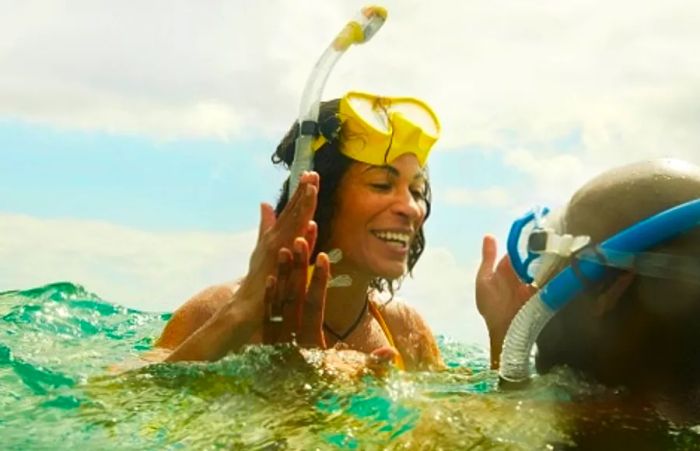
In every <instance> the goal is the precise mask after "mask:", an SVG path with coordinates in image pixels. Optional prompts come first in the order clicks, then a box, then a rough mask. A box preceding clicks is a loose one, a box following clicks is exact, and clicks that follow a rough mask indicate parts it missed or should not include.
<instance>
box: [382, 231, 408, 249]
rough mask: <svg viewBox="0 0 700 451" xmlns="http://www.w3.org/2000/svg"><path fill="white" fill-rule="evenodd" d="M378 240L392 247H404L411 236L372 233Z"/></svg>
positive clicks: (398, 233)
mask: <svg viewBox="0 0 700 451" xmlns="http://www.w3.org/2000/svg"><path fill="white" fill-rule="evenodd" d="M374 235H375V236H376V237H377V238H379V239H380V240H382V241H384V242H386V243H388V244H391V245H393V246H399V247H406V246H408V243H409V242H410V240H411V236H410V235H409V234H407V233H401V232H374Z"/></svg>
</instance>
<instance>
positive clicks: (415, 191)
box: [411, 188, 425, 200]
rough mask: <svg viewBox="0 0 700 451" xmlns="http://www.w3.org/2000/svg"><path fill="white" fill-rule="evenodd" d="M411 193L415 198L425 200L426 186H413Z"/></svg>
mask: <svg viewBox="0 0 700 451" xmlns="http://www.w3.org/2000/svg"><path fill="white" fill-rule="evenodd" d="M411 195H412V196H413V198H414V199H419V200H424V199H425V188H412V189H411Z"/></svg>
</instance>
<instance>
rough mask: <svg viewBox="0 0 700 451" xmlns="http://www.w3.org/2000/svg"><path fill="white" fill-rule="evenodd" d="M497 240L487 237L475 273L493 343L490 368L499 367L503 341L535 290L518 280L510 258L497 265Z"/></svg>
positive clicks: (478, 304)
mask: <svg viewBox="0 0 700 451" xmlns="http://www.w3.org/2000/svg"><path fill="white" fill-rule="evenodd" d="M496 256H497V246H496V239H495V238H494V237H492V236H490V235H487V236H485V237H484V240H483V244H482V249H481V265H480V266H479V270H478V272H477V274H476V307H477V309H478V310H479V313H480V314H481V316H483V317H484V321H485V322H486V327H487V328H488V330H489V337H490V339H491V340H490V341H491V367H492V368H497V367H498V363H499V358H500V354H501V347H502V346H503V339H504V338H505V335H506V332H507V331H508V326H510V322H511V320H512V319H513V317H514V316H515V314H516V313H518V310H520V307H522V305H523V304H524V303H525V301H527V300H528V299H529V298H530V297H531V296H532V295H533V294H534V293H535V291H536V289H535V288H534V287H533V286H531V285H527V284H524V283H522V282H521V281H520V279H518V276H517V275H516V274H515V270H513V266H512V265H511V263H510V259H509V258H508V256H507V255H506V256H504V257H503V258H501V260H500V261H499V262H498V265H496Z"/></svg>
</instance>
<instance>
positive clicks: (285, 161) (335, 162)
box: [272, 99, 431, 297]
mask: <svg viewBox="0 0 700 451" xmlns="http://www.w3.org/2000/svg"><path fill="white" fill-rule="evenodd" d="M339 105H340V99H334V100H330V101H327V102H322V103H321V105H320V110H319V118H318V122H319V124H320V128H321V129H323V128H324V124H331V123H332V122H336V121H337V119H336V117H337V113H338V108H339ZM298 133H299V125H298V124H297V123H296V122H295V123H294V125H292V127H291V128H290V129H289V131H288V132H287V134H286V135H285V136H284V138H283V139H282V141H281V142H280V143H279V145H278V146H277V149H276V150H275V152H274V153H273V154H272V162H273V163H274V164H276V165H282V166H284V167H285V168H286V169H289V168H290V167H291V165H292V161H293V160H294V142H295V140H296V137H297V136H298ZM353 163H354V160H352V159H351V158H349V157H347V156H345V155H344V154H342V153H341V152H340V138H335V139H329V140H327V142H326V143H325V144H323V146H322V147H321V148H320V149H319V150H318V151H317V152H315V155H314V171H316V172H318V174H319V176H320V187H319V192H318V205H317V208H316V214H315V215H314V221H316V224H317V225H318V239H317V241H316V247H315V248H314V249H313V252H312V259H315V258H316V255H318V253H319V252H321V251H323V250H328V249H325V246H326V244H327V243H328V240H329V239H330V237H331V233H332V230H331V227H332V226H331V224H332V219H333V215H334V214H335V205H336V202H335V201H336V195H337V191H338V187H339V186H340V182H341V181H342V179H343V177H344V175H345V173H346V172H347V170H348V168H349V167H350V166H351V165H352V164H353ZM288 194H289V177H287V180H285V182H284V184H283V185H282V189H281V191H280V196H279V199H278V200H277V206H276V207H275V213H276V214H277V215H279V214H280V213H281V212H282V210H283V209H284V207H285V206H286V205H287V200H288V198H289V195H288ZM422 196H423V198H424V199H425V205H426V214H425V219H424V220H423V224H425V220H427V219H428V216H429V215H430V205H431V191H430V184H429V183H428V180H427V179H426V183H425V188H424V192H423V193H422ZM423 224H421V226H420V228H419V229H418V231H417V233H416V236H415V238H414V239H413V242H412V243H411V245H410V247H409V250H408V273H409V274H412V271H413V267H414V266H415V265H416V263H417V262H418V259H419V258H420V256H421V254H422V253H423V251H424V250H425V233H424V232H423ZM402 280H403V277H401V278H399V279H393V280H390V279H386V278H382V277H377V278H375V279H373V280H372V281H371V282H370V289H374V290H377V291H380V292H381V291H388V292H389V293H390V294H391V296H392V297H393V295H394V292H395V291H396V290H397V289H398V288H399V287H400V286H401V282H402Z"/></svg>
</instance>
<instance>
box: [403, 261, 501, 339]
mask: <svg viewBox="0 0 700 451" xmlns="http://www.w3.org/2000/svg"><path fill="white" fill-rule="evenodd" d="M477 267H478V262H476V261H475V262H474V263H473V264H472V265H469V266H467V265H460V264H458V262H457V260H456V259H455V257H454V255H453V254H452V252H451V251H450V250H449V249H446V248H430V247H428V248H426V250H425V252H424V253H423V255H422V256H421V259H420V261H419V262H418V264H417V265H416V268H415V270H414V277H413V278H407V279H406V280H405V281H404V283H403V286H402V288H401V291H400V297H401V298H402V299H405V300H406V302H408V303H410V304H411V305H413V306H414V307H416V309H417V310H418V311H419V312H420V313H421V314H422V315H423V317H424V318H425V319H426V321H427V322H428V324H429V325H430V326H431V328H432V329H433V332H434V333H439V334H445V335H447V336H449V337H452V338H454V339H457V340H460V341H464V342H473V343H480V344H483V345H486V344H488V332H487V330H486V326H485V325H484V322H483V320H482V319H481V316H480V315H479V313H478V311H477V310H476V304H475V301H474V277H475V275H476V269H477Z"/></svg>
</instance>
